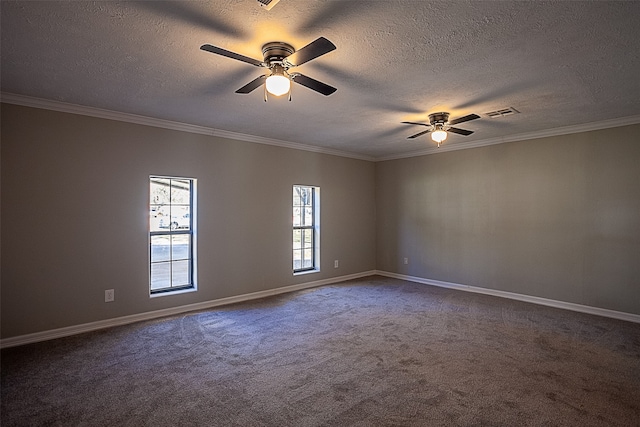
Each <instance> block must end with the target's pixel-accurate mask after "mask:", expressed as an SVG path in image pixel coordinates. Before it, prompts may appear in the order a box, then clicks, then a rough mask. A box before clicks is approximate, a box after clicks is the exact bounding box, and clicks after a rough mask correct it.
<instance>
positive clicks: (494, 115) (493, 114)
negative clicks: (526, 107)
mask: <svg viewBox="0 0 640 427" xmlns="http://www.w3.org/2000/svg"><path fill="white" fill-rule="evenodd" d="M519 112H520V111H518V110H516V109H515V108H513V107H511V108H504V109H502V110H496V111H490V112H488V113H485V115H487V116H489V117H491V118H492V119H497V118H498V117H504V116H510V115H512V114H518V113H519Z"/></svg>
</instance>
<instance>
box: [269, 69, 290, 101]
mask: <svg viewBox="0 0 640 427" xmlns="http://www.w3.org/2000/svg"><path fill="white" fill-rule="evenodd" d="M266 85H267V92H269V93H270V94H272V95H275V96H280V95H284V94H285V93H288V92H289V88H290V87H291V81H290V80H289V79H288V78H287V77H285V76H283V75H279V74H272V75H270V76H269V77H267V82H266Z"/></svg>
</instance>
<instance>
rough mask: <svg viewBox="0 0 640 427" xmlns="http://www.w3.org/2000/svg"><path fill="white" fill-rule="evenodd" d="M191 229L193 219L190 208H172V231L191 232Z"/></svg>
mask: <svg viewBox="0 0 640 427" xmlns="http://www.w3.org/2000/svg"><path fill="white" fill-rule="evenodd" d="M190 227H191V218H190V210H189V206H172V207H171V229H172V230H189V229H190Z"/></svg>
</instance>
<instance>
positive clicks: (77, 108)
mask: <svg viewBox="0 0 640 427" xmlns="http://www.w3.org/2000/svg"><path fill="white" fill-rule="evenodd" d="M0 101H1V102H5V103H8V104H16V105H22V106H25V107H34V108H42V109H45V110H54V111H60V112H63V113H72V114H80V115H84V116H91V117H97V118H102V119H109V120H117V121H121V122H127V123H135V124H140V125H145V126H153V127H159V128H164V129H171V130H177V131H182V132H190V133H198V134H202V135H210V136H215V137H220V138H227V139H234V140H238V141H245V142H253V143H256V144H265V145H273V146H276V147H284V148H291V149H293V150H302V151H310V152H314V153H320V154H329V155H333V156H339V157H348V158H352V159H357V160H365V161H369V162H382V161H386V160H398V159H406V158H410V157H419V156H426V155H429V154H438V153H445V152H447V151H457V150H465V149H469V148H478V147H486V146H488V145H496V144H504V143H507V142H518V141H526V140H530V139H537V138H546V137H550V136H560V135H568V134H572V133H580V132H589V131H594V130H601V129H608V128H614V127H619V126H627V125H635V124H638V123H640V115H635V116H628V117H622V118H617V119H610V120H603V121H600V122H590V123H585V124H581V125H571V126H563V127H559V128H554V129H546V130H539V131H535V132H527V133H521V134H517V135H510V136H505V137H499V138H489V139H481V140H478V141H469V142H462V143H457V144H453V145H447V144H445V145H443V146H441V147H439V148H438V147H435V146H432V147H428V148H425V149H422V150H418V151H411V152H408V153H401V154H393V155H390V156H382V157H371V156H365V155H363V154H356V153H350V152H347V151H340V150H334V149H330V148H323V147H316V146H313V145H307V144H301V143H297V142H290V141H282V140H279V139H272V138H264V137H261V136H256V135H248V134H243V133H237V132H230V131H226V130H222V129H215V128H209V127H205V126H198V125H192V124H188V123H181V122H174V121H170V120H164V119H157V118H154V117H147V116H139V115H136V114H129V113H122V112H119V111H112V110H105V109H101V108H95V107H87V106H84V105H77V104H70V103H66V102H61V101H53V100H49V99H42V98H35V97H31V96H25V95H18V94H13V93H7V92H1V93H0Z"/></svg>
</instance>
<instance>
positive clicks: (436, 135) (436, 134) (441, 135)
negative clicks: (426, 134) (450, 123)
mask: <svg viewBox="0 0 640 427" xmlns="http://www.w3.org/2000/svg"><path fill="white" fill-rule="evenodd" d="M431 139H433V140H434V141H435V142H437V143H438V144H440V143H441V142H442V141H444V140H445V139H447V132H445V131H443V130H441V129H439V130H436V131H433V132H431Z"/></svg>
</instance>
